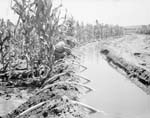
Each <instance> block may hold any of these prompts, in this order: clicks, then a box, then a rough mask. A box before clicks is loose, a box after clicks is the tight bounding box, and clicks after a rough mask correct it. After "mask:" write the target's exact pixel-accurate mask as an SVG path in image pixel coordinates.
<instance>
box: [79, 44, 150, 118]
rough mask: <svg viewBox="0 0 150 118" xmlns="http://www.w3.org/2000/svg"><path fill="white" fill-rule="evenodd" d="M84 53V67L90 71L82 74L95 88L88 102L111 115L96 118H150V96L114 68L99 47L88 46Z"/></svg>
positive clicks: (101, 115) (98, 115) (83, 49)
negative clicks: (103, 56)
mask: <svg viewBox="0 0 150 118" xmlns="http://www.w3.org/2000/svg"><path fill="white" fill-rule="evenodd" d="M81 51H82V52H84V53H83V54H82V56H81V60H82V64H83V65H85V66H86V67H87V68H88V69H87V70H86V71H85V72H83V73H82V75H83V76H85V77H87V78H89V79H91V80H92V82H91V83H90V84H89V85H90V86H92V87H93V88H94V89H95V91H94V92H92V93H90V94H88V95H87V96H86V100H85V102H86V103H87V104H90V105H92V106H94V107H96V108H98V109H100V110H103V111H105V112H106V113H107V114H105V115H104V114H96V115H95V116H93V117H92V118H149V117H150V96H149V95H147V94H146V93H144V92H143V91H142V90H141V89H140V88H138V87H137V86H136V85H134V84H133V83H131V82H130V81H129V80H127V79H126V78H125V77H124V76H123V75H121V74H120V73H118V72H117V71H116V70H114V69H113V68H111V67H110V66H109V65H108V64H107V62H106V61H105V60H104V59H102V57H101V55H100V53H99V49H98V45H97V44H94V45H93V44H90V45H86V46H84V47H83V48H81Z"/></svg>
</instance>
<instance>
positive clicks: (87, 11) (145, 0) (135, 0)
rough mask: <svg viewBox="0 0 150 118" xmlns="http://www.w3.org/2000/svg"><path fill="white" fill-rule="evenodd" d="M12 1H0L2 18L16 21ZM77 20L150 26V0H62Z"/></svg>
mask: <svg viewBox="0 0 150 118" xmlns="http://www.w3.org/2000/svg"><path fill="white" fill-rule="evenodd" d="M10 1H11V0H0V18H2V17H3V18H5V19H8V18H9V19H11V20H12V21H16V17H15V16H14V14H13V12H12V11H11V9H10V7H9V6H10ZM62 3H63V6H64V7H65V8H67V9H68V12H69V14H71V15H72V16H73V17H74V18H75V19H76V20H78V21H80V22H81V21H83V22H85V23H95V21H96V19H97V20H98V21H99V22H101V23H104V24H114V25H115V24H118V25H121V26H128V25H142V24H150V13H149V11H150V7H149V5H150V0H62Z"/></svg>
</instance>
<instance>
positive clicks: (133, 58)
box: [101, 34, 150, 94]
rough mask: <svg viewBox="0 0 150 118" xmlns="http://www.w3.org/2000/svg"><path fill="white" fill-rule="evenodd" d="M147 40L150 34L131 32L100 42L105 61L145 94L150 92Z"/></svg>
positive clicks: (149, 61)
mask: <svg viewBox="0 0 150 118" xmlns="http://www.w3.org/2000/svg"><path fill="white" fill-rule="evenodd" d="M149 40H150V36H144V35H135V34H132V35H127V36H125V37H123V38H120V39H114V40H108V41H105V42H102V44H101V54H103V55H104V58H105V59H106V61H107V62H108V63H109V64H110V65H111V66H112V67H113V68H115V69H116V70H117V71H119V72H120V73H122V74H123V75H124V76H126V77H127V78H128V79H129V80H131V81H132V82H133V83H134V84H136V85H137V86H138V87H140V88H141V89H142V90H144V91H145V92H146V93H147V94H150V68H149V63H150V60H149V59H150V57H149V56H150V53H149V52H150V49H149V48H150V44H149ZM148 44H149V45H148Z"/></svg>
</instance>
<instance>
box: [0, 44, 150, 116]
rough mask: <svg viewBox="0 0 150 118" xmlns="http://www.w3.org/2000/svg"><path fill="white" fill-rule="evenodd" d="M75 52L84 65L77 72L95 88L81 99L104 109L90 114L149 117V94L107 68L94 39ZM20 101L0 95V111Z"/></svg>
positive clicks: (6, 111)
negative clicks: (84, 67) (84, 68)
mask: <svg viewBox="0 0 150 118" xmlns="http://www.w3.org/2000/svg"><path fill="white" fill-rule="evenodd" d="M78 52H83V53H82V54H80V55H81V61H82V64H83V65H85V66H86V67H87V68H88V69H87V70H86V71H84V72H82V73H81V75H83V76H84V77H86V78H88V79H91V81H92V82H91V83H89V86H91V87H92V88H94V89H95V91H94V92H91V93H89V94H88V95H86V96H85V97H84V98H85V99H84V100H83V101H84V102H85V103H87V104H89V105H91V106H93V107H95V108H97V109H99V110H102V111H104V112H105V114H103V113H97V114H95V115H93V116H91V118H150V96H149V95H147V94H146V93H144V92H143V91H142V90H141V89H140V88H138V87H137V86H136V85H134V84H133V83H131V82H130V81H129V80H127V79H126V78H125V77H124V76H122V75H121V74H120V73H118V72H117V71H116V70H114V69H113V68H111V67H110V66H109V65H108V64H107V62H106V61H105V60H104V59H102V57H101V56H100V53H99V48H98V45H97V44H96V43H94V44H88V45H86V46H84V47H82V48H81V49H80V50H79V51H77V52H76V53H77V54H78ZM21 102H23V101H18V100H15V101H14V100H12V101H7V102H6V101H4V100H2V99H0V115H3V114H6V113H8V112H9V111H10V110H12V109H14V108H15V106H17V105H18V104H20V103H21Z"/></svg>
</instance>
